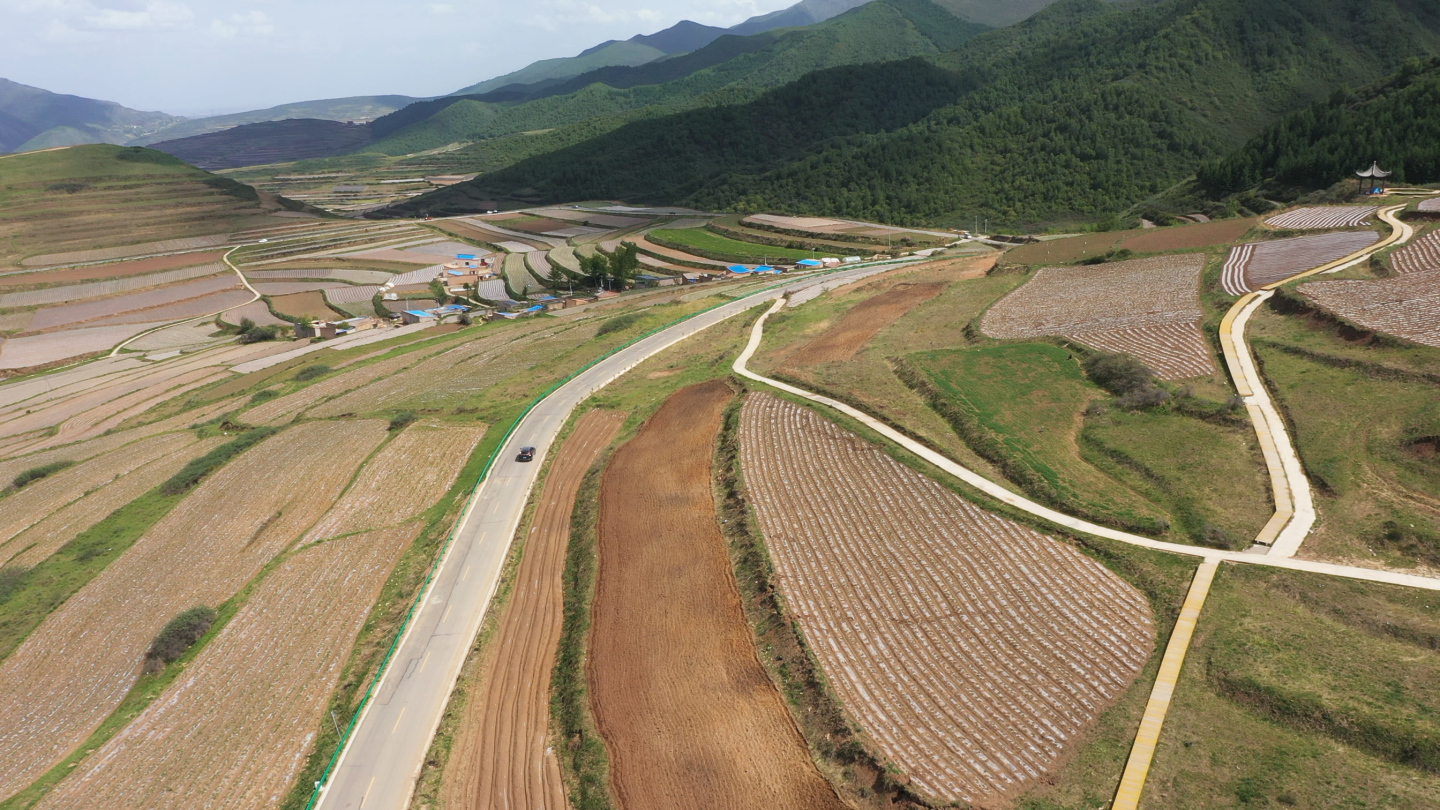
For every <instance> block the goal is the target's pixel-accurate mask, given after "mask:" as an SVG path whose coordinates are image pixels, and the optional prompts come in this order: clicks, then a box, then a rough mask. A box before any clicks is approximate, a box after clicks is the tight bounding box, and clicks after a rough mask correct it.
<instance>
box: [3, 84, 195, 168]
mask: <svg viewBox="0 0 1440 810" xmlns="http://www.w3.org/2000/svg"><path fill="white" fill-rule="evenodd" d="M181 120H182V119H181V118H180V117H179V116H175V115H166V114H165V113H158V112H141V111H139V110H132V109H130V108H129V107H122V106H120V105H119V104H116V103H114V102H112V101H97V100H95V99H92V98H82V97H81V96H71V95H65V94H62V93H52V92H50V91H48V90H41V89H40V88H38V87H30V86H29V85H24V84H19V83H17V82H12V81H10V80H8V79H0V154H4V153H7V152H28V151H31V150H34V149H48V148H50V147H54V146H73V145H75V144H81V143H117V144H120V143H127V142H129V141H131V140H134V139H136V138H143V137H145V136H146V135H149V134H151V133H153V132H158V131H160V130H162V129H164V128H165V127H167V126H170V125H171V124H174V123H177V122H179V121H181Z"/></svg>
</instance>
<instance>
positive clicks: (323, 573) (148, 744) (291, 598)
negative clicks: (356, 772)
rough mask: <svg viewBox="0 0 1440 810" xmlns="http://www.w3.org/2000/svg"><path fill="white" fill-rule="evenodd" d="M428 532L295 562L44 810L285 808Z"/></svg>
mask: <svg viewBox="0 0 1440 810" xmlns="http://www.w3.org/2000/svg"><path fill="white" fill-rule="evenodd" d="M419 530H420V525H419V524H416V523H412V524H409V525H407V526H399V527H394V528H390V529H385V530H382V531H376V532H370V533H366V534H358V535H354V536H351V537H347V538H344V539H340V540H333V541H330V542H327V543H322V544H321V545H319V546H317V547H313V548H309V549H306V550H305V551H303V552H301V553H300V554H297V555H296V556H294V557H292V558H290V559H288V560H286V561H285V562H284V563H282V564H281V565H280V566H279V567H278V568H277V569H276V570H275V571H274V572H272V573H271V574H270V575H269V576H267V577H266V578H265V580H264V581H263V582H262V583H261V584H260V586H259V588H257V589H256V591H255V593H254V595H253V596H251V597H250V599H249V600H248V601H247V602H246V604H245V606H244V607H243V608H241V609H240V611H239V612H238V613H237V614H236V615H235V618H234V619H232V620H231V621H230V623H229V624H227V625H226V627H225V629H224V630H222V631H221V632H220V633H219V634H218V635H217V636H216V637H215V639H214V641H212V642H211V643H210V644H209V645H208V646H207V647H206V648H205V650H204V651H203V652H202V653H201V654H200V655H199V656H198V657H197V658H196V659H195V661H194V662H193V663H192V664H191V665H190V667H189V669H188V670H187V671H186V672H185V673H184V674H183V675H181V676H180V677H179V678H178V679H177V680H176V681H175V682H174V683H173V684H171V686H170V688H169V689H167V690H166V691H165V692H164V693H163V694H162V695H161V696H160V697H159V698H158V699H157V700H156V701H155V702H154V703H152V704H151V705H150V707H149V708H148V709H146V710H145V711H144V712H143V713H142V714H141V715H140V716H139V717H137V718H135V720H133V721H131V723H130V724H129V725H127V726H126V727H125V729H124V730H123V731H121V732H120V733H119V734H118V735H116V736H115V737H114V738H112V739H111V740H110V741H109V742H108V743H106V744H105V745H104V746H102V747H101V748H100V749H99V750H98V751H96V752H95V754H94V755H93V756H92V757H91V758H89V759H88V760H86V761H85V762H84V763H83V764H82V766H81V767H80V768H79V769H77V770H76V772H75V773H74V774H73V775H71V776H70V777H69V778H67V779H66V780H65V781H63V782H61V783H60V784H59V786H58V787H57V788H56V789H55V790H54V791H52V792H51V793H50V794H49V795H48V796H47V797H46V798H45V799H44V800H43V801H42V802H40V804H39V805H38V807H41V808H47V809H48V808H94V807H117V808H118V807H137V808H138V807H145V808H156V809H157V810H158V808H194V807H255V808H260V807H274V806H275V805H276V804H277V803H278V802H279V801H280V799H281V798H282V797H283V796H284V794H285V791H286V790H287V789H288V788H289V787H290V784H291V782H292V781H293V780H294V779H295V775H296V773H297V772H298V771H299V768H300V765H301V763H302V762H303V761H304V757H305V754H306V753H308V751H309V748H310V743H311V740H313V739H314V737H315V732H316V727H317V726H318V725H319V724H320V723H322V722H327V721H328V720H329V718H328V717H324V709H325V706H326V703H327V701H328V699H329V697H330V694H331V692H332V691H334V689H335V685H336V683H338V682H339V680H340V673H341V668H342V667H343V666H344V664H345V660H346V658H347V656H349V654H350V649H351V646H352V645H353V644H354V642H355V636H356V634H357V633H358V632H359V631H360V625H361V624H362V623H363V622H364V620H365V616H366V614H367V613H368V611H369V608H370V605H371V604H372V603H373V602H374V601H375V599H376V598H377V597H378V596H379V594H380V587H381V585H382V584H383V583H384V582H385V578H386V577H387V576H388V575H389V573H390V569H391V567H392V566H393V565H394V562H395V559H396V557H397V556H398V555H399V553H400V551H401V550H402V549H403V548H404V547H405V546H406V545H407V544H409V543H410V541H411V540H413V539H414V537H415V535H416V533H417V532H418V531H419Z"/></svg>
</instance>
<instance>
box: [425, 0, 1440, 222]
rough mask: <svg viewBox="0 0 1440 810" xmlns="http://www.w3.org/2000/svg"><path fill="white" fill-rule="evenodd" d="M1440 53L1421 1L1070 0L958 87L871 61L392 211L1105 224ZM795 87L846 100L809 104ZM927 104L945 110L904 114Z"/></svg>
mask: <svg viewBox="0 0 1440 810" xmlns="http://www.w3.org/2000/svg"><path fill="white" fill-rule="evenodd" d="M885 4H888V5H890V6H892V7H893V8H895V9H896V10H897V11H903V12H904V13H905V14H907V15H908V18H911V19H928V18H927V17H926V15H927V14H929V15H933V12H934V11H935V6H934V5H933V4H930V3H927V2H924V0H876V2H874V3H872V4H871V5H869V6H866V7H864V8H862V9H859V10H857V11H854V12H851V15H859V14H862V12H869V11H871V10H872V9H875V8H877V7H879V6H881V5H885ZM842 19H843V18H842ZM1437 54H1440V7H1436V6H1434V5H1433V4H1421V3H1416V2H1413V1H1412V0H1250V1H1249V2H1243V3H1242V2H1238V1H1237V0H1140V2H1135V3H1125V4H1114V5H1112V4H1109V3H1105V2H1101V0H1062V1H1061V2H1059V3H1056V4H1054V5H1052V6H1050V7H1049V8H1047V9H1045V10H1043V11H1041V12H1040V13H1039V14H1036V15H1035V16H1033V17H1031V18H1030V19H1028V20H1027V21H1025V22H1024V23H1022V24H1019V25H1014V26H1010V27H1008V28H1004V29H1000V30H996V31H991V32H988V33H984V34H982V35H980V36H976V37H973V38H971V39H969V40H968V41H965V42H963V43H961V44H958V45H957V46H955V47H954V49H953V50H950V51H949V52H947V53H943V54H939V55H935V56H931V57H928V59H929V60H930V61H931V63H932V65H933V66H934V67H935V68H937V69H940V70H942V71H944V72H948V73H949V74H951V75H952V76H953V80H949V81H940V80H939V79H938V78H936V77H935V75H934V74H933V73H932V72H931V71H930V70H928V69H920V68H919V67H916V68H913V69H910V70H907V71H902V72H900V73H898V74H895V76H894V78H895V85H894V87H893V88H891V89H888V90H884V91H878V92H870V93H861V92H852V91H851V88H857V87H868V86H869V85H868V84H866V81H865V77H866V74H868V73H870V72H872V71H873V70H875V68H872V67H865V68H848V69H835V70H831V71H826V72H825V73H823V74H817V75H814V76H807V77H805V78H803V79H801V80H800V82H799V83H797V84H796V85H794V86H792V87H782V88H779V89H777V90H774V91H773V92H772V93H771V94H770V95H768V96H765V97H762V98H758V99H754V100H747V101H744V102H743V103H739V104H730V105H725V106H720V107H716V108H713V109H692V110H689V111H684V112H679V113H676V114H673V115H669V116H663V117H651V118H646V119H644V120H635V121H632V122H629V123H626V124H625V125H623V126H621V127H619V128H618V129H615V130H613V131H610V132H606V133H603V134H597V135H596V136H595V137H592V138H590V139H588V140H584V141H581V142H575V143H572V144H570V145H557V146H558V148H553V149H551V150H549V151H546V152H543V153H539V154H535V153H532V155H533V156H532V157H529V158H527V159H525V160H522V161H520V162H517V163H515V164H514V165H511V166H509V167H508V168H503V169H500V170H498V171H493V172H490V173H487V174H482V175H481V176H480V177H478V178H476V179H475V180H474V181H472V182H470V183H466V184H461V185H458V186H452V187H450V188H448V189H443V190H439V191H436V192H433V193H431V194H427V195H424V196H421V197H418V198H415V199H413V200H410V201H408V202H407V203H405V204H404V205H402V206H400V207H399V208H398V209H397V211H400V212H407V213H413V212H418V211H430V212H436V213H439V212H451V211H460V210H469V209H470V208H471V207H473V202H472V201H473V200H478V199H485V200H493V199H497V198H502V199H503V198H505V197H510V198H512V199H516V200H523V201H526V202H551V201H561V200H580V199H597V198H611V199H622V200H629V201H635V202H645V203H665V204H681V203H683V204H687V205H693V206H696V207H701V208H710V209H732V210H751V209H765V210H780V211H794V212H805V213H813V214H822V215H842V216H850V217H857V218H866V219H875V220H880V221H886V222H903V223H915V224H919V223H936V224H959V223H963V222H966V221H969V219H970V217H972V216H977V215H984V216H988V217H990V218H991V219H992V220H993V221H996V222H1000V223H1006V224H1010V225H1012V226H1016V227H1030V226H1033V225H1035V224H1043V223H1046V222H1073V221H1075V220H1086V219H1090V220H1094V219H1099V218H1102V217H1104V216H1106V215H1107V214H1113V213H1115V212H1117V211H1120V210H1123V209H1125V208H1127V207H1129V206H1130V205H1132V204H1134V203H1135V202H1137V201H1139V200H1143V199H1145V198H1146V197H1148V196H1150V195H1152V194H1155V193H1157V192H1159V191H1161V190H1164V189H1166V188H1169V187H1170V186H1172V185H1174V184H1175V183H1176V182H1178V181H1179V180H1181V179H1183V178H1185V177H1187V176H1189V175H1190V174H1191V173H1193V172H1194V171H1195V170H1196V169H1197V168H1198V167H1199V166H1201V165H1202V164H1205V163H1207V162H1209V161H1212V160H1215V159H1216V158H1218V157H1220V156H1222V155H1224V154H1226V153H1228V152H1229V151H1231V150H1233V149H1235V148H1237V147H1239V146H1241V145H1242V144H1243V143H1244V142H1245V141H1246V140H1247V139H1249V138H1250V137H1252V136H1254V135H1256V134H1257V133H1259V132H1260V131H1261V130H1262V129H1264V127H1266V126H1268V125H1269V124H1271V123H1272V122H1274V121H1275V120H1276V119H1277V118H1278V117H1280V116H1282V115H1284V114H1286V113H1289V112H1293V111H1296V110H1299V109H1303V108H1305V107H1306V106H1308V105H1310V104H1312V103H1314V102H1315V101H1317V100H1320V99H1323V98H1325V97H1327V96H1328V95H1329V94H1330V93H1332V92H1333V91H1335V90H1336V89H1338V88H1341V87H1343V86H1346V85H1350V86H1355V85H1359V84H1366V83H1370V82H1373V81H1376V80H1377V79H1379V78H1380V77H1382V76H1383V75H1385V74H1386V73H1389V72H1392V71H1395V70H1397V69H1399V67H1400V66H1401V65H1402V64H1403V63H1404V62H1405V60H1406V59H1408V58H1412V57H1425V58H1429V57H1432V56H1435V55H1437ZM937 86H938V87H941V88H943V89H944V92H945V93H949V94H950V95H949V96H948V97H944V98H941V97H939V96H937V95H936V94H935V92H934V88H935V87H937ZM799 87H803V88H804V89H805V93H806V94H811V95H814V96H815V97H821V98H828V99H831V101H832V107H831V111H830V112H829V113H828V114H823V113H820V112H818V111H817V110H816V109H815V108H814V107H812V106H810V105H808V104H804V103H800V102H801V101H803V99H802V98H801V97H798V96H797V95H796V88H799ZM941 95H943V94H941ZM913 99H924V100H925V103H926V104H933V107H932V108H931V109H929V110H928V111H926V112H925V114H924V115H922V116H920V117H919V118H916V119H913V120H907V119H909V118H910V115H912V114H914V113H915V111H916V110H917V109H918V107H917V106H916V105H915V104H914V103H912V100H913ZM787 100H788V101H791V102H794V104H793V105H791V104H787V103H782V102H785V101H787ZM547 101H553V100H547ZM827 115H828V117H829V118H834V119H854V120H855V121H857V122H860V123H857V124H855V125H850V126H847V125H844V124H839V123H835V122H832V121H830V120H825V117H826V116H827ZM876 127H879V129H876ZM480 146H481V145H477V148H478V147H480Z"/></svg>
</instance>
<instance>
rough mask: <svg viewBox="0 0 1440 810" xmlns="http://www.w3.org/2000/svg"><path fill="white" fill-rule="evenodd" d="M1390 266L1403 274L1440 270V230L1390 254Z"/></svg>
mask: <svg viewBox="0 0 1440 810" xmlns="http://www.w3.org/2000/svg"><path fill="white" fill-rule="evenodd" d="M1427 202H1429V201H1428V200H1427ZM1437 202H1440V201H1437ZM1390 266H1391V267H1392V268H1394V270H1395V272H1396V273H1402V274H1403V273H1423V272H1425V271H1427V270H1440V230H1437V231H1431V232H1430V233H1427V234H1425V235H1424V236H1422V237H1420V238H1419V239H1416V240H1415V241H1414V242H1411V243H1410V244H1409V245H1406V246H1405V247H1403V248H1401V249H1400V250H1397V251H1395V252H1394V253H1392V254H1390Z"/></svg>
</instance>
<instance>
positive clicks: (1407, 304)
mask: <svg viewBox="0 0 1440 810" xmlns="http://www.w3.org/2000/svg"><path fill="white" fill-rule="evenodd" d="M1300 292H1302V293H1304V294H1305V295H1306V296H1307V297H1309V298H1310V299H1311V300H1312V301H1314V302H1315V303H1317V304H1319V305H1320V306H1322V307H1324V308H1325V309H1328V310H1330V311H1331V312H1334V313H1335V314H1337V315H1339V316H1340V317H1342V318H1345V319H1346V320H1349V321H1351V322H1352V323H1355V324H1358V325H1360V326H1363V327H1365V328H1366V329H1374V330H1375V331H1377V332H1385V333H1387V334H1391V335H1395V336H1396V337H1402V338H1405V339H1406V340H1413V341H1415V342H1416V343H1423V344H1425V345H1427V346H1440V270H1432V271H1429V272H1422V273H1406V274H1405V275H1402V276H1398V277H1396V278H1387V279H1380V280H1377V281H1360V280H1339V281H1316V282H1312V283H1310V284H1305V285H1302V286H1301V287H1300Z"/></svg>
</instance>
